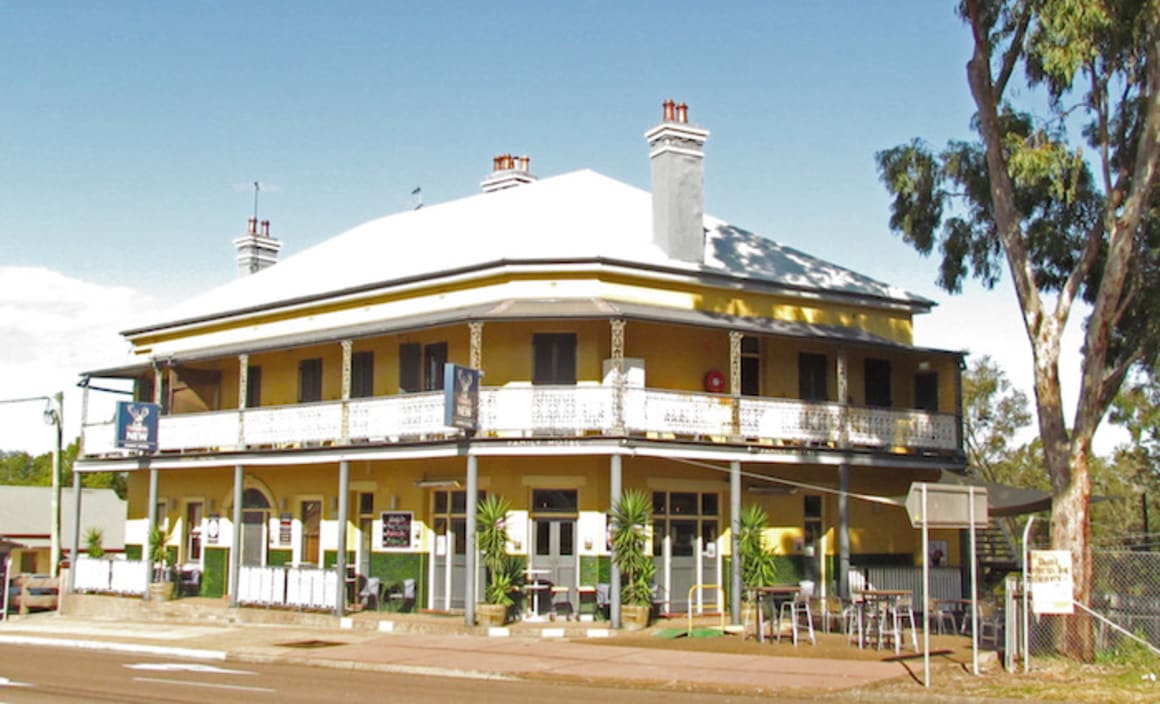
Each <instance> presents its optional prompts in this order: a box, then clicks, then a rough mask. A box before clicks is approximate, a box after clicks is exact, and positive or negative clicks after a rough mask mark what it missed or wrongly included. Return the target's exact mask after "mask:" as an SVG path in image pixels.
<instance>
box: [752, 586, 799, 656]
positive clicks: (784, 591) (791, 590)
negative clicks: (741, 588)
mask: <svg viewBox="0 0 1160 704" xmlns="http://www.w3.org/2000/svg"><path fill="white" fill-rule="evenodd" d="M753 591H754V593H755V594H756V596H757V599H756V604H757V640H758V642H759V643H764V642H765V608H764V603H765V600H766V599H769V601H770V603H771V604H772V606H773V611H774V612H775V613H776V614H777V616H776V618H777V625H778V629H779V630H780V628H781V611H780V608H781V604H782V603H783V602H786V601H792V600H793V599H795V598H797V595H798V592H800V591H801V587H800V586H798V585H796V584H775V585H773V586H769V587H755V588H754V589H753ZM771 618H772V616H771Z"/></svg>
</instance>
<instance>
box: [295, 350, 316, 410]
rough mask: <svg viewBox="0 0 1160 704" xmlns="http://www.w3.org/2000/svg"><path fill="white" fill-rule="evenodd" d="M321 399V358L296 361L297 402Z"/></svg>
mask: <svg viewBox="0 0 1160 704" xmlns="http://www.w3.org/2000/svg"><path fill="white" fill-rule="evenodd" d="M321 400H322V359H321V358H318V357H315V358H313V359H304V360H302V361H301V362H299V363H298V403H313V402H315V401H321Z"/></svg>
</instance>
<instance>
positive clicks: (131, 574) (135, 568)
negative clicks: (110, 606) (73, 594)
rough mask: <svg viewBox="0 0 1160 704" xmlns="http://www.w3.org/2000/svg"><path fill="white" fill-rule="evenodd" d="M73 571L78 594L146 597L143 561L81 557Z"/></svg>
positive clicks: (146, 577) (146, 581)
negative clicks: (74, 571)
mask: <svg viewBox="0 0 1160 704" xmlns="http://www.w3.org/2000/svg"><path fill="white" fill-rule="evenodd" d="M73 569H74V570H76V590H77V591H78V592H88V593H96V594H137V595H144V594H145V590H146V588H147V584H148V576H147V575H146V573H145V562H144V561H142V560H125V559H106V558H103V557H100V558H94V557H87V556H85V555H79V556H78V557H77V560H76V563H75V565H74V566H73Z"/></svg>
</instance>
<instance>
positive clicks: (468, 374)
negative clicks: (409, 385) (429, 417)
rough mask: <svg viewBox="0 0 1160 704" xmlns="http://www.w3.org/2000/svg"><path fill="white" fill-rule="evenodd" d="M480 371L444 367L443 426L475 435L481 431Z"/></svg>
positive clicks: (454, 366) (459, 367) (453, 366)
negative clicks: (474, 433)
mask: <svg viewBox="0 0 1160 704" xmlns="http://www.w3.org/2000/svg"><path fill="white" fill-rule="evenodd" d="M480 376H481V374H480V372H479V370H478V369H472V368H470V367H461V366H459V365H458V364H452V363H451V362H448V363H447V364H444V365H443V402H444V406H443V424H444V425H447V426H450V427H452V428H459V429H461V430H466V431H468V432H469V433H473V432H475V431H476V430H478V429H479V377H480Z"/></svg>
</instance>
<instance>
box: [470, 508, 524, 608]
mask: <svg viewBox="0 0 1160 704" xmlns="http://www.w3.org/2000/svg"><path fill="white" fill-rule="evenodd" d="M510 510H511V504H510V503H509V502H508V500H507V499H505V498H503V497H502V496H497V495H495V494H492V495H490V496H487V497H485V498H483V499H481V500H480V502H479V504H478V506H477V507H476V510H475V521H476V529H475V540H476V544H477V546H478V547H479V552H480V554H481V557H482V559H483V565H484V567H486V568H487V575H488V580H487V588H486V589H485V590H484V599H485V601H486V602H487V603H489V604H501V605H503V606H511V604H512V599H511V591H512V589H513V588H514V586H515V584H514V579H515V578H514V575H513V574H512V573H511V571H510V570H511V567H512V563H511V560H510V559H508V555H507V541H508V532H507V514H508V511H510Z"/></svg>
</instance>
